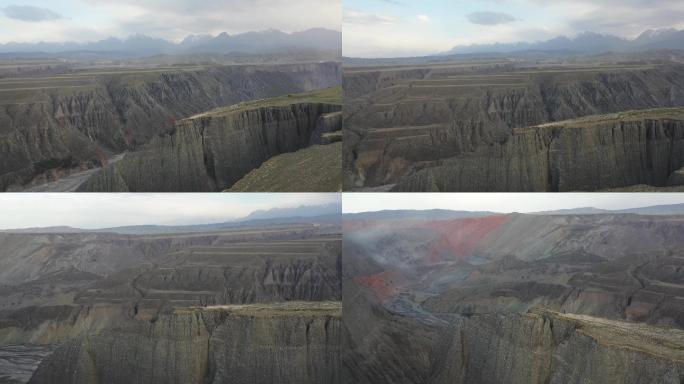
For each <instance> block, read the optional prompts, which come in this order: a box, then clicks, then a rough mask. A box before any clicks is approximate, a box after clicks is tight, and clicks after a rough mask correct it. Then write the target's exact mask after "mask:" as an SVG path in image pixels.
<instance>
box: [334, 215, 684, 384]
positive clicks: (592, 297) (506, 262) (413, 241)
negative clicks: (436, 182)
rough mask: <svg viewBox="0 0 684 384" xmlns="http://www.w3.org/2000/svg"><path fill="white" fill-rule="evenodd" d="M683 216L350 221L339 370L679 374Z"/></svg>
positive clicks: (397, 375) (371, 375)
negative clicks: (341, 356) (341, 351)
mask: <svg viewBox="0 0 684 384" xmlns="http://www.w3.org/2000/svg"><path fill="white" fill-rule="evenodd" d="M682 225H684V221H683V220H682V217H681V216H658V217H657V218H654V217H650V216H641V215H635V214H617V215H603V214H597V215H563V214H558V215H542V214H532V215H527V214H513V215H506V216H496V215H495V216H491V215H488V216H483V217H475V218H462V219H449V220H430V219H414V220H386V221H384V220H377V221H368V222H363V221H354V220H350V221H349V222H345V224H344V227H345V237H344V245H343V246H344V259H343V262H344V264H343V267H344V268H343V271H344V274H343V302H344V306H345V311H344V316H343V345H344V348H343V358H342V367H343V368H342V369H343V375H344V377H343V379H344V381H346V382H354V383H440V384H441V383H444V384H446V383H464V384H465V383H468V384H479V383H492V384H494V383H513V384H515V383H540V384H542V383H544V384H545V383H582V382H585V383H586V382H592V383H615V384H617V383H653V384H655V383H680V382H681V380H682V379H684V355H683V354H682V353H681V351H682V348H681V345H684V344H683V343H684V331H682V327H684V317H682V315H681V314H682V313H683V312H682V309H683V307H682V304H681V300H680V299H679V297H680V295H681V293H682V290H684V285H683V284H682V281H683V280H682V277H681V273H680V272H681V265H682V263H681V255H682V252H683V249H682V244H683V243H684V238H683V237H682V236H683V235H682V233H683V232H682ZM408 350H410V351H411V353H406V351H408Z"/></svg>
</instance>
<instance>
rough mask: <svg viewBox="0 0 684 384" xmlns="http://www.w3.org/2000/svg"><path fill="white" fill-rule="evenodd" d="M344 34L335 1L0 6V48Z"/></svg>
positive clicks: (156, 0) (41, 1)
mask: <svg viewBox="0 0 684 384" xmlns="http://www.w3.org/2000/svg"><path fill="white" fill-rule="evenodd" d="M312 28H327V29H332V30H336V31H341V29H342V14H341V9H340V2H339V1H338V0H321V1H315V0H296V1H287V0H255V1H251V2H249V3H248V4H247V3H245V2H244V1H239V0H209V1H203V2H202V3H201V5H200V4H197V3H196V2H193V1H191V0H171V1H163V0H122V1H117V2H115V3H112V2H107V1H104V0H65V1H61V2H59V6H57V4H56V3H54V2H50V1H47V0H28V1H22V2H21V3H19V2H16V1H14V0H0V44H4V43H9V42H17V43H38V42H51V43H55V42H77V43H86V42H94V41H99V40H103V39H107V38H110V37H115V38H118V39H125V38H127V37H129V36H134V35H145V36H150V37H153V38H161V39H165V40H168V41H172V42H180V41H181V40H182V39H183V38H185V37H187V36H189V35H207V34H210V35H214V36H215V35H218V34H220V33H222V32H226V33H228V34H231V35H234V34H239V33H245V32H252V31H264V30H268V29H278V30H281V31H283V32H287V33H292V32H299V31H304V30H308V29H312Z"/></svg>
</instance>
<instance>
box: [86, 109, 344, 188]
mask: <svg viewBox="0 0 684 384" xmlns="http://www.w3.org/2000/svg"><path fill="white" fill-rule="evenodd" d="M340 109H341V106H340V105H339V104H327V103H296V104H291V105H287V106H267V107H257V108H247V109H239V108H237V109H236V110H229V111H227V112H223V111H221V112H212V113H208V114H203V115H199V116H196V117H193V118H190V119H187V120H184V121H181V122H179V123H178V124H177V126H176V130H175V131H174V132H173V133H172V134H170V135H169V136H165V137H162V138H158V139H155V140H153V141H152V142H151V143H150V144H149V145H148V146H147V147H146V148H144V149H142V150H141V151H138V152H134V153H130V154H128V155H126V157H125V158H124V159H123V160H122V161H120V162H118V163H116V164H114V165H113V166H112V167H108V168H106V169H104V170H103V171H102V172H100V173H98V174H96V175H94V176H93V177H92V178H91V179H89V180H88V181H87V182H86V183H84V184H83V185H82V186H81V188H80V190H81V191H113V192H117V191H119V192H120V191H132V192H139V191H217V190H224V189H226V188H228V187H230V186H232V185H233V184H235V183H236V182H237V181H238V180H240V179H241V178H242V177H243V176H245V175H246V174H247V173H249V172H250V171H251V170H253V169H255V168H257V167H258V166H259V165H261V164H262V163H263V162H264V161H266V160H268V159H269V158H271V157H273V156H276V155H279V154H282V153H287V152H294V151H297V150H298V149H301V148H305V147H307V146H309V145H310V144H311V143H312V140H313V139H314V138H316V140H318V139H317V138H319V137H322V130H323V129H324V128H323V127H321V125H322V123H321V122H320V121H319V119H320V118H321V117H323V116H326V115H327V114H330V113H332V112H335V111H339V110H340ZM326 129H327V128H326ZM314 133H315V134H314Z"/></svg>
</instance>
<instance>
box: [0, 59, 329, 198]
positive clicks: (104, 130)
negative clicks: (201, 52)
mask: <svg viewBox="0 0 684 384" xmlns="http://www.w3.org/2000/svg"><path fill="white" fill-rule="evenodd" d="M24 67H26V71H19V72H16V73H15V72H12V73H4V74H0V153H2V155H1V156H0V190H3V191H7V190H10V191H17V190H25V189H30V188H36V187H39V188H40V186H42V185H44V184H48V183H50V182H55V181H59V180H60V179H61V178H63V177H69V176H70V175H71V174H75V173H80V172H84V171H87V170H92V169H96V168H103V169H104V168H106V167H107V165H109V163H115V162H116V161H112V159H117V160H118V157H121V155H124V156H123V157H124V159H123V161H124V162H126V161H128V160H127V159H126V157H129V155H130V157H137V156H138V154H137V152H138V151H140V150H146V148H148V145H152V146H154V145H155V144H154V143H153V142H155V143H156V142H158V141H161V142H163V141H165V140H166V141H172V140H173V139H169V138H168V137H169V136H172V135H173V132H174V131H176V130H177V129H178V128H177V126H178V122H179V121H181V120H183V119H186V118H189V117H191V116H194V115H197V114H201V113H205V112H207V111H210V110H212V109H216V108H221V107H227V106H231V105H235V104H239V103H240V102H244V101H249V100H256V99H264V98H272V97H279V96H285V95H288V94H297V93H301V92H307V91H312V90H319V89H325V88H330V87H335V86H339V84H340V64H339V63H338V62H317V63H296V64H260V65H249V64H244V65H225V64H220V63H209V64H208V63H199V64H198V63H196V62H187V63H186V62H183V61H179V62H177V63H172V64H166V63H164V64H162V63H155V62H141V63H133V64H125V65H119V66H114V65H107V64H99V65H91V66H87V65H83V64H81V65H77V66H74V65H70V64H69V63H63V64H62V65H52V64H46V65H45V66H43V67H38V68H36V64H35V63H31V64H30V65H29V64H26V65H24V66H23V67H21V68H20V69H22V68H24ZM31 68H36V69H35V71H37V72H36V73H32V72H30V69H31ZM23 73H26V75H23ZM337 104H339V102H338V103H337ZM303 108H305V107H303ZM306 112H308V113H312V111H310V110H307V111H306ZM316 112H318V113H324V112H325V110H324V109H320V110H317V111H316ZM293 113H295V112H293ZM271 115H272V116H271V117H272V118H273V117H275V118H277V117H280V116H281V115H278V114H275V115H273V114H271ZM317 116H318V115H316V116H309V117H308V120H310V119H314V120H315V119H316V118H317ZM282 117H283V118H288V117H291V115H287V114H284V115H283V116H282ZM308 120H307V122H306V123H307V124H312V123H311V122H310V121H308ZM297 122H299V121H297ZM283 124H285V122H283ZM291 124H292V123H291ZM190 125H193V124H190ZM307 127H308V125H307V126H306V127H300V128H299V129H300V130H305V129H311V130H313V128H307ZM196 128H198V127H196ZM186 130H187V131H191V130H192V129H183V130H182V131H186ZM188 135H191V133H190V132H189V133H188ZM165 138H166V139H165ZM288 140H289V141H290V142H299V141H300V139H299V138H292V139H288ZM159 145H161V146H163V144H159ZM227 145H228V147H227V148H230V145H231V143H227ZM233 145H234V144H233ZM278 145H281V144H280V143H279V144H278ZM296 149H299V148H298V147H296V148H291V147H285V148H283V150H296ZM95 173H97V172H95ZM89 176H90V175H88V176H85V177H81V178H79V179H77V180H75V181H74V182H73V183H69V185H68V187H67V188H66V189H68V190H75V189H78V188H79V187H80V186H81V185H82V184H84V183H85V181H87V180H88V179H89ZM188 183H191V182H188ZM96 184H97V183H96ZM63 187H64V186H61V187H58V188H63ZM164 187H165V186H164V185H157V186H155V187H154V188H153V189H156V190H160V191H161V190H163V188H164ZM201 190H203V189H201Z"/></svg>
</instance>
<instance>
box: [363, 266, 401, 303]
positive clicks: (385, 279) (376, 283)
mask: <svg viewBox="0 0 684 384" xmlns="http://www.w3.org/2000/svg"><path fill="white" fill-rule="evenodd" d="M400 280H403V279H402V276H401V274H399V273H398V272H393V271H384V272H380V273H376V274H373V275H368V276H357V277H355V278H354V281H356V282H357V283H358V284H361V285H364V286H366V287H369V288H370V289H372V290H373V292H374V293H375V295H376V296H377V297H378V299H379V300H380V301H385V300H387V299H389V298H390V297H392V296H394V295H396V294H398V293H399V287H400V285H401V284H400Z"/></svg>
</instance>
